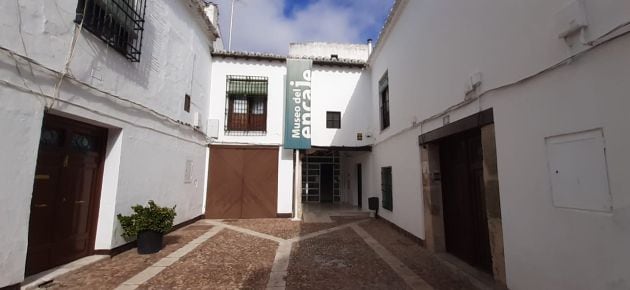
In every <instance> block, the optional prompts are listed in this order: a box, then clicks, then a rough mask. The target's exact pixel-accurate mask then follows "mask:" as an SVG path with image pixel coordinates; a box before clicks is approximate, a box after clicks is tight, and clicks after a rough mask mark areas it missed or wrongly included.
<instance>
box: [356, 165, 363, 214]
mask: <svg viewBox="0 0 630 290" xmlns="http://www.w3.org/2000/svg"><path fill="white" fill-rule="evenodd" d="M357 203H358V205H359V208H362V207H363V171H362V170H361V163H359V164H357Z"/></svg>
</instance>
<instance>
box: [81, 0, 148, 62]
mask: <svg viewBox="0 0 630 290" xmlns="http://www.w3.org/2000/svg"><path fill="white" fill-rule="evenodd" d="M145 9H146V0H79V2H78V5H77V12H76V13H77V15H76V18H75V20H74V21H75V22H76V23H83V28H84V29H85V30H87V31H89V32H91V33H92V34H94V35H95V36H96V37H98V38H100V39H101V40H102V41H104V42H105V43H107V45H108V46H110V47H112V48H113V49H114V50H116V51H118V52H120V53H122V54H123V55H124V56H125V57H126V58H127V59H129V60H130V61H132V62H138V61H140V50H141V48H142V32H143V31H144V14H145Z"/></svg>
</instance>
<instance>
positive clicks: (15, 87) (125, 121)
mask: <svg viewBox="0 0 630 290" xmlns="http://www.w3.org/2000/svg"><path fill="white" fill-rule="evenodd" d="M0 84H3V85H5V86H8V87H12V88H14V89H16V90H19V91H22V92H25V93H29V94H33V95H37V96H40V97H44V98H48V99H52V98H53V97H52V96H49V95H46V94H43V93H39V92H36V91H33V90H32V89H29V88H24V87H21V86H18V85H16V84H13V83H11V82H8V81H5V80H0ZM57 101H58V102H61V103H65V104H68V105H71V106H75V107H77V108H81V109H83V110H86V111H88V112H91V113H94V114H97V115H100V116H104V117H108V118H111V119H114V120H117V121H120V122H123V123H126V124H129V125H132V126H134V127H136V128H142V129H147V130H150V131H153V132H156V133H160V134H164V135H166V136H169V137H173V138H176V139H179V140H182V141H185V142H189V143H194V144H197V145H199V146H201V147H207V146H208V143H202V142H197V141H195V140H190V139H186V138H183V137H180V136H177V135H174V134H171V133H167V132H164V131H161V130H157V129H155V128H152V127H148V126H143V125H140V124H138V123H134V122H131V121H128V120H125V119H122V118H119V117H116V116H113V115H110V114H106V113H103V112H101V111H98V110H94V109H92V108H89V107H86V106H83V105H79V104H76V103H73V102H70V101H67V100H64V99H58V100H57Z"/></svg>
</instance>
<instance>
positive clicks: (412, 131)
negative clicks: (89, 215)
mask: <svg viewBox="0 0 630 290" xmlns="http://www.w3.org/2000/svg"><path fill="white" fill-rule="evenodd" d="M76 2H77V1H66V0H63V1H61V0H59V1H51V2H50V3H48V2H47V3H46V4H44V5H43V6H42V5H41V4H39V3H36V2H35V1H18V2H17V3H19V5H18V6H16V4H15V3H13V2H12V3H2V4H0V8H2V9H0V11H2V12H0V13H2V17H0V26H1V27H2V28H3V31H7V33H4V32H3V34H2V35H1V36H0V45H1V46H2V51H1V56H2V58H1V60H2V62H1V64H2V66H0V76H2V82H1V83H0V95H1V97H2V104H3V106H2V107H0V113H1V114H0V119H1V120H2V122H1V123H0V126H1V132H3V133H4V134H3V135H4V137H5V138H3V139H2V140H0V149H2V151H3V154H2V156H1V157H0V158H2V159H1V161H2V164H3V165H2V166H0V171H1V172H2V173H4V176H10V177H11V178H5V179H2V180H0V190H2V195H1V196H0V198H1V199H2V203H1V204H2V205H0V208H1V209H2V210H1V211H0V216H1V217H2V218H4V219H5V220H12V221H15V222H13V223H4V224H3V225H2V228H1V229H0V246H2V247H3V249H8V251H2V252H1V253H0V263H2V264H1V265H2V268H3V269H7V270H6V271H3V272H2V273H0V286H5V285H12V284H15V283H19V282H20V281H21V280H22V279H23V277H24V271H25V264H26V263H27V262H26V261H27V252H28V251H29V250H30V249H29V246H28V241H29V238H30V236H29V233H30V232H32V231H29V227H28V226H27V225H29V219H30V220H31V223H32V221H33V213H36V212H37V211H38V210H40V209H41V208H40V207H42V204H40V203H39V202H38V200H37V199H35V197H36V193H37V191H38V190H41V188H42V186H43V184H45V182H47V180H52V179H54V176H52V175H50V174H48V173H47V172H44V171H41V172H40V170H39V168H40V167H39V164H40V161H41V162H43V161H42V160H43V159H42V156H44V157H45V156H48V155H46V154H47V152H48V151H45V150H47V148H49V147H46V146H51V144H52V145H55V144H57V143H55V142H61V141H57V140H58V139H55V138H57V137H58V136H61V135H63V134H64V133H63V132H71V133H72V132H83V131H81V130H84V131H85V130H87V132H90V134H92V135H89V136H95V137H94V140H98V138H97V137H99V136H102V138H104V139H103V141H102V142H103V143H102V145H98V146H100V147H98V146H96V147H95V148H99V150H100V151H99V150H91V151H90V150H89V148H88V150H87V151H89V152H92V151H94V152H96V153H99V154H101V155H98V154H97V155H96V156H98V158H102V160H101V161H100V162H101V163H102V164H101V165H100V166H101V169H100V170H101V172H102V177H100V179H101V181H99V182H100V183H98V184H97V185H96V188H98V192H99V195H98V196H97V197H98V200H99V201H98V202H93V203H91V204H95V205H93V208H94V209H95V211H96V212H98V215H96V218H95V222H94V226H93V229H92V228H90V229H91V230H92V231H93V241H92V242H93V246H92V247H91V248H90V249H89V251H88V252H90V253H92V252H94V251H98V250H111V249H114V248H116V247H119V246H121V245H123V244H124V241H122V240H121V238H120V229H119V228H118V223H117V221H116V220H115V214H117V213H127V212H129V210H130V206H131V205H133V204H137V203H145V202H146V201H147V200H150V199H153V200H155V201H156V202H158V203H160V204H163V205H174V204H176V205H177V210H178V216H177V218H176V223H181V222H185V221H188V220H191V219H194V218H197V217H199V216H200V215H204V216H205V217H206V218H260V217H298V218H299V217H300V207H301V206H300V204H301V203H320V202H332V203H339V204H349V205H353V206H358V207H361V208H364V209H365V208H367V207H368V198H370V197H378V198H379V203H378V207H379V209H378V215H379V217H381V218H384V219H386V220H388V221H390V222H391V223H393V224H394V225H395V226H397V227H399V228H401V229H403V230H404V231H406V232H409V233H410V234H412V235H413V236H415V237H417V238H419V239H420V240H421V242H422V243H423V245H424V246H425V247H426V248H427V249H428V250H430V251H432V252H435V253H446V255H448V256H449V257H451V258H453V259H455V260H457V261H460V262H464V263H467V264H469V265H471V266H473V267H474V268H476V269H478V270H479V271H480V272H482V273H485V274H484V275H486V276H487V277H492V279H494V280H495V281H496V282H497V283H498V284H503V285H505V286H507V287H508V288H510V289H628V288H630V280H628V277H630V270H629V269H630V262H629V261H630V252H629V251H627V250H626V248H627V245H628V244H630V229H628V226H627V225H628V224H630V215H628V209H629V207H630V195H629V194H628V190H627V189H626V188H627V186H626V183H625V180H630V174H629V173H628V172H629V170H628V168H629V167H628V164H630V155H628V154H626V153H625V151H624V149H625V148H627V147H630V137H628V134H627V132H628V125H627V121H628V118H627V112H626V111H627V108H629V107H630V99H629V98H628V97H627V92H628V91H630V87H629V86H630V85H629V84H628V83H629V82H628V81H627V79H628V76H630V69H629V68H630V58H628V56H627V52H628V51H629V49H630V36H628V31H629V30H630V28H629V21H630V3H629V2H627V1H613V0H607V1H601V0H599V1H596V0H580V1H565V0H553V1H546V2H544V3H534V2H526V1H518V2H515V1H512V2H505V1H466V2H465V3H460V2H457V3H455V2H456V1H409V0H397V1H395V4H394V7H393V9H392V11H391V13H390V16H389V18H388V20H387V22H386V24H385V26H384V28H383V30H382V32H381V35H380V37H379V41H378V43H377V44H376V46H375V47H374V49H373V50H372V47H371V43H370V44H365V45H356V44H353V45H348V44H327V43H296V44H291V45H290V47H289V48H290V49H289V55H288V56H279V55H273V54H263V53H248V52H225V51H221V49H220V48H221V45H220V40H219V41H217V39H216V38H217V37H218V33H217V31H216V28H215V27H214V25H212V24H211V23H208V22H207V21H206V19H208V18H209V19H210V22H213V23H216V16H214V15H211V16H210V17H208V18H206V17H202V16H203V9H204V6H203V5H202V4H199V3H197V2H196V1H191V2H189V1H172V2H170V1H149V2H147V4H148V5H147V8H146V16H145V19H146V23H145V27H144V29H145V30H144V34H143V38H142V41H141V43H143V44H144V45H143V46H142V51H141V56H140V61H139V62H131V61H130V60H129V59H128V57H125V55H124V54H121V53H120V52H119V51H116V50H115V49H113V48H112V47H110V46H107V45H105V44H103V42H102V41H101V40H100V39H98V38H97V37H94V35H93V33H91V32H89V31H80V32H79V33H76V35H77V37H76V45H74V44H73V43H74V42H75V41H73V35H75V31H74V30H75V29H76V28H75V25H74V24H73V23H72V21H73V20H75V17H76V14H77V12H75V11H77V3H76ZM54 5H57V6H58V7H63V8H64V9H62V11H65V12H64V13H57V12H54V11H56V10H54V8H53V6H54ZM200 9H201V10H200ZM208 10H214V11H216V9H215V7H213V6H211V7H209V9H208ZM191 23H194V25H190V24H191ZM191 27H192V28H191ZM5 28H6V29H5ZM132 39H136V38H134V37H132ZM213 43H214V44H216V45H217V46H218V48H217V49H215V50H214V51H212V50H211V48H212V46H213ZM71 47H74V49H72V50H69V49H70V48H71ZM70 52H72V53H70ZM69 56H71V58H70V61H68V59H69V58H68V57H69ZM131 58H133V57H131ZM288 59H301V60H304V59H306V60H310V61H311V62H312V68H311V70H310V81H311V83H310V89H311V92H310V93H311V111H310V113H311V115H310V119H307V120H308V121H309V122H310V126H311V138H310V143H311V148H310V149H307V150H299V151H296V150H293V149H286V148H285V147H286V144H285V142H284V134H285V126H286V125H285V124H286V118H287V117H286V116H287V114H286V112H287V108H286V103H285V99H286V87H287V78H288V71H287V61H288ZM66 63H68V64H66ZM66 67H67V68H68V69H66ZM63 72H66V74H65V75H64V76H63V77H60V75H61V74H63ZM60 80H61V81H60ZM5 104H6V105H5ZM48 108H49V109H48ZM185 109H186V110H185ZM50 116H52V117H50ZM60 117H61V118H62V119H59V118H60ZM51 118H52V119H51ZM49 119H51V120H52V121H48V120H49ZM303 120H304V119H303ZM73 122H74V123H73ZM68 123H70V124H71V125H72V124H74V125H73V126H74V127H71V129H72V130H74V131H72V130H70V131H63V132H61V131H60V132H57V133H55V131H54V130H55V128H58V127H59V126H62V128H65V127H63V126H64V124H68ZM42 126H43V128H44V130H43V131H42ZM46 128H51V130H50V131H51V132H49V133H47V135H46V136H44V133H46V132H47V131H46ZM64 130H65V129H64ZM99 132H100V133H99ZM55 134H56V135H55ZM99 134H101V135H99ZM56 136H57V137H56ZM44 137H45V138H44ZM90 140H91V139H89V138H88V140H87V141H88V143H89V141H90ZM69 142H70V141H69ZM64 144H65V143H64ZM68 144H70V145H68V146H72V145H73V144H74V143H72V142H70V143H68ZM77 144H78V145H81V144H82V143H81V142H79V143H77ZM60 146H61V145H60ZM64 146H65V145H64ZM41 148H44V149H45V150H44V149H41ZM42 150H44V151H42ZM38 152H39V156H38ZM42 152H44V153H46V154H42ZM64 152H65V151H64ZM61 156H62V157H63V155H61ZM51 158H52V157H51ZM53 159H54V158H53ZM98 160H100V159H98ZM61 161H62V163H61V164H64V160H63V158H62V159H61ZM5 164H7V165H5ZM8 164H13V165H16V166H9V165H8ZM42 168H44V167H42ZM82 170H84V171H85V169H82ZM33 180H35V182H33ZM76 201H77V202H79V203H77V204H79V205H80V204H81V203H80V201H82V200H76ZM44 208H45V207H44ZM31 227H32V224H31ZM8 265H10V266H8ZM26 269H27V272H28V267H26ZM33 271H35V272H36V271H37V270H33Z"/></svg>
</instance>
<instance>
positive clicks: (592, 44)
mask: <svg viewBox="0 0 630 290" xmlns="http://www.w3.org/2000/svg"><path fill="white" fill-rule="evenodd" d="M629 25H630V21H628V22H625V23H623V24H620V25H618V26H616V27H615V28H613V29H612V30H610V31H609V32H607V33H605V34H603V35H602V36H600V37H598V38H597V39H595V40H593V41H590V42H589V45H590V46H589V47H587V48H586V49H584V50H582V51H580V52H578V53H575V54H573V55H571V56H569V57H567V58H564V59H562V60H561V61H559V62H557V63H555V64H554V65H552V66H550V67H547V68H545V69H543V70H541V71H539V72H536V73H534V74H531V75H529V76H527V77H524V78H522V79H520V80H518V81H515V82H511V83H507V84H504V85H500V86H498V87H495V88H492V89H488V90H486V91H483V92H481V93H479V94H478V95H477V96H475V97H472V98H470V99H467V100H464V101H462V102H459V103H457V104H455V105H452V106H450V107H448V108H446V109H445V110H443V111H441V112H440V113H437V114H434V115H432V116H430V117H428V118H426V119H424V120H422V121H420V122H417V123H416V124H413V125H411V126H409V127H407V128H404V129H402V130H400V131H398V132H396V133H394V134H392V135H390V136H388V137H386V138H384V139H382V140H380V141H379V142H376V143H374V146H376V145H378V144H380V143H383V142H385V141H387V140H389V139H391V138H393V137H396V136H398V135H401V134H403V133H405V132H407V131H409V130H413V129H415V128H417V127H418V126H422V125H423V124H424V123H428V122H430V121H433V120H436V119H438V118H440V117H442V116H444V115H446V114H448V113H450V112H452V111H454V110H457V109H459V108H461V107H464V106H466V105H468V104H470V103H472V102H474V101H476V100H477V99H481V98H482V97H484V96H486V95H488V94H490V93H492V92H496V91H499V90H503V89H506V88H509V87H513V86H516V85H520V84H523V83H525V82H528V81H530V80H532V79H535V78H537V77H539V76H541V75H544V74H546V73H548V72H550V71H553V70H555V69H557V68H559V67H562V66H564V65H567V64H569V63H572V62H573V61H575V60H576V59H578V58H580V57H582V56H583V55H584V54H586V53H588V52H590V51H592V50H593V49H595V48H597V47H600V46H602V45H604V44H607V43H609V42H611V41H613V40H616V39H618V38H621V37H623V36H625V35H628V34H630V30H628V31H624V32H622V33H620V34H619V35H615V36H613V37H611V38H606V37H608V36H610V35H612V34H614V33H615V32H617V31H619V30H620V29H622V28H624V27H626V26H629Z"/></svg>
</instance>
